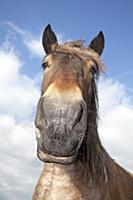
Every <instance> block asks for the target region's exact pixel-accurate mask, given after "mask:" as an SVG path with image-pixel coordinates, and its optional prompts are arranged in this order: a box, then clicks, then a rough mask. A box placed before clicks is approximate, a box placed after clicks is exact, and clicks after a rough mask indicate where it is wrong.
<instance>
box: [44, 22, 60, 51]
mask: <svg viewBox="0 0 133 200" xmlns="http://www.w3.org/2000/svg"><path fill="white" fill-rule="evenodd" d="M42 45H43V48H44V50H45V52H46V54H49V53H51V52H52V51H53V50H55V49H56V47H57V45H58V42H57V38H56V35H55V33H54V32H53V31H52V29H51V26H50V24H48V25H47V26H46V28H45V29H44V32H43V36H42Z"/></svg>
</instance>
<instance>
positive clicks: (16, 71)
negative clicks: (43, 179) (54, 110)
mask: <svg viewBox="0 0 133 200" xmlns="http://www.w3.org/2000/svg"><path fill="white" fill-rule="evenodd" d="M22 64H23V63H22V61H21V60H20V58H19V57H18V55H17V54H16V53H15V52H14V50H13V47H10V44H9V43H8V42H6V44H4V43H3V44H2V45H1V46H0V91H1V95H0V137H1V139H0V152H1V159H0V199H2V200H4V199H6V200H9V199H12V200H18V199H19V200H23V199H31V195H32V191H33V188H34V185H35V184H33V183H34V181H35V180H36V175H37V173H38V172H39V162H38V161H37V159H36V158H35V151H36V141H35V134H34V126H33V122H30V121H31V119H32V118H33V117H32V115H33V113H34V109H35V105H36V104H37V100H38V98H39V93H40V92H39V91H38V87H37V85H36V82H35V81H34V79H31V78H30V77H29V76H27V75H25V74H22V73H20V71H21V67H22ZM38 176H39V175H38ZM36 181H37V180H36ZM25 188H26V189H25ZM29 191H31V192H29Z"/></svg>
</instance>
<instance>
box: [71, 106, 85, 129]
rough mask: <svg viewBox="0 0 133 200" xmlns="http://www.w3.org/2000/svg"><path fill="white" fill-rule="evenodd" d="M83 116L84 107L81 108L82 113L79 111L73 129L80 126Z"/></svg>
mask: <svg viewBox="0 0 133 200" xmlns="http://www.w3.org/2000/svg"><path fill="white" fill-rule="evenodd" d="M82 116H83V108H82V106H81V109H80V111H79V112H78V114H77V118H76V119H75V121H74V124H73V126H72V129H73V128H74V127H75V126H76V124H78V123H79V122H80V121H81V118H82Z"/></svg>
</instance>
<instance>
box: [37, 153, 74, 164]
mask: <svg viewBox="0 0 133 200" xmlns="http://www.w3.org/2000/svg"><path fill="white" fill-rule="evenodd" d="M37 156H38V158H39V159H40V160H41V161H43V162H48V163H57V164H66V165H68V164H72V163H73V162H74V161H75V160H76V158H77V154H74V155H71V156H66V157H57V156H53V155H49V154H47V153H45V152H43V151H42V150H41V149H38V151H37Z"/></svg>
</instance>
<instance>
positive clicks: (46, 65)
mask: <svg viewBox="0 0 133 200" xmlns="http://www.w3.org/2000/svg"><path fill="white" fill-rule="evenodd" d="M47 67H49V64H48V62H43V63H42V68H43V70H45V69H46V68H47Z"/></svg>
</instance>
